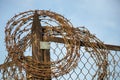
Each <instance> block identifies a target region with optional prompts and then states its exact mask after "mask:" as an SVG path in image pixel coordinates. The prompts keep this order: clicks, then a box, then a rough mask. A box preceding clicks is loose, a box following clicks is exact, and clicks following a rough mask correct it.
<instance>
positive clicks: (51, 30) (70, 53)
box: [1, 10, 109, 80]
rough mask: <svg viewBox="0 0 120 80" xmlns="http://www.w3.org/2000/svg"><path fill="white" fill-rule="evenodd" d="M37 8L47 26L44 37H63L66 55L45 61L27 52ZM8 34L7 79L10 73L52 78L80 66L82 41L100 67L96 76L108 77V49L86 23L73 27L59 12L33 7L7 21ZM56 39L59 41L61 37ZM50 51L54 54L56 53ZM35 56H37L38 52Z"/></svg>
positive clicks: (10, 75)
mask: <svg viewBox="0 0 120 80" xmlns="http://www.w3.org/2000/svg"><path fill="white" fill-rule="evenodd" d="M35 12H37V14H38V15H39V20H40V22H41V25H42V26H43V28H44V33H43V34H44V36H43V37H44V40H47V41H49V42H50V43H51V42H54V39H55V38H59V39H60V40H63V42H62V43H63V44H65V49H66V53H65V56H64V57H63V58H59V55H58V54H56V55H57V56H58V58H57V59H56V60H54V61H49V62H47V63H44V62H39V61H36V60H35V59H33V58H32V57H31V56H25V54H24V53H25V51H26V49H28V48H29V47H32V37H31V36H32V34H31V27H32V22H33V16H34V13H35ZM5 34H6V38H5V42H6V48H7V51H8V56H7V57H6V60H5V62H4V65H3V66H2V69H1V71H2V73H3V77H2V79H4V80H6V79H8V78H10V77H11V78H14V79H15V80H18V79H20V80H24V79H25V78H29V77H35V78H36V79H41V78H44V79H45V78H46V79H47V78H48V79H49V78H54V77H59V76H62V75H64V74H67V73H69V72H70V71H71V70H73V69H74V68H75V67H76V66H78V65H77V64H78V62H79V61H80V50H81V47H82V45H83V44H84V46H83V47H84V49H85V51H87V52H88V53H89V54H90V55H91V57H92V59H93V60H94V61H95V63H96V67H98V68H97V71H96V73H95V74H94V76H93V79H94V78H95V77H96V76H97V77H98V80H102V79H106V78H107V74H108V71H109V70H108V68H107V67H108V62H107V60H108V59H107V57H108V53H109V51H108V50H107V48H106V46H105V45H104V44H103V42H101V41H100V40H99V39H98V38H97V37H96V36H95V35H93V34H91V33H90V32H89V31H88V30H87V29H86V28H85V27H78V28H74V27H73V25H72V24H71V23H70V22H69V20H68V19H66V18H64V17H63V16H61V15H60V14H57V13H55V12H51V11H47V10H36V11H34V10H30V11H26V12H23V13H20V14H18V15H15V16H14V17H13V18H11V19H10V20H9V21H8V23H7V25H6V28H5ZM50 38H51V39H52V40H53V41H52V40H50ZM56 43H59V40H58V41H56ZM60 43H61V41H60ZM93 43H96V44H97V43H99V44H97V45H95V44H93ZM50 54H51V58H52V54H54V53H50ZM36 57H38V56H37V55H36ZM63 63H64V64H63ZM41 65H44V66H41ZM48 65H50V67H48ZM47 67H48V68H47Z"/></svg>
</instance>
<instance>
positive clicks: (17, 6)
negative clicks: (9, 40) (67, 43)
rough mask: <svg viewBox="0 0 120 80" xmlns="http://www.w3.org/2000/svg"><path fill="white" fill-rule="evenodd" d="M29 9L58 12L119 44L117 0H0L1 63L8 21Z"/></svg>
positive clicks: (107, 40) (119, 22)
mask: <svg viewBox="0 0 120 80" xmlns="http://www.w3.org/2000/svg"><path fill="white" fill-rule="evenodd" d="M31 9H32V10H34V9H39V10H51V11H54V12H57V13H59V14H61V15H63V16H64V17H66V18H67V19H69V20H70V21H71V23H72V24H73V25H74V26H75V27H78V26H86V28H88V29H89V30H90V32H91V33H93V34H95V35H96V36H97V37H98V38H99V39H100V40H101V41H103V42H105V43H108V44H116V45H120V0H0V58H1V59H0V63H3V60H4V59H5V55H6V54H7V52H6V49H5V43H4V37H5V35H4V28H5V26H6V23H7V21H8V20H9V19H10V18H12V17H13V16H14V15H15V14H18V13H20V12H23V11H27V10H31Z"/></svg>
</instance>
